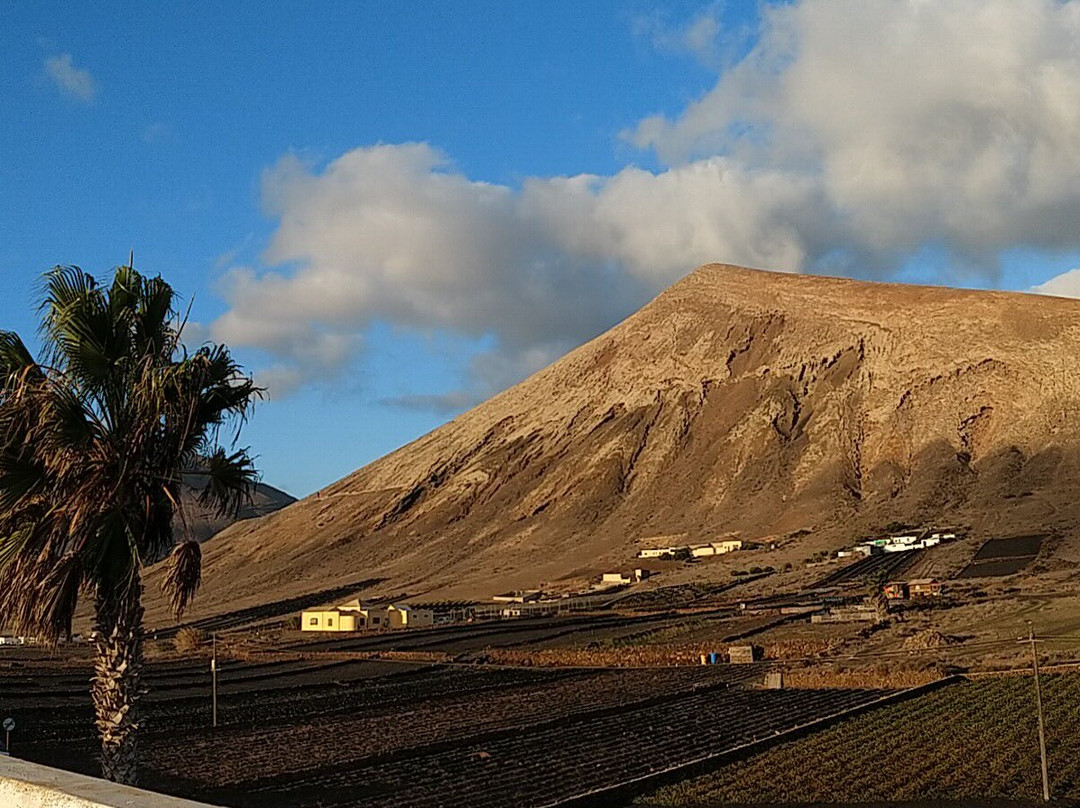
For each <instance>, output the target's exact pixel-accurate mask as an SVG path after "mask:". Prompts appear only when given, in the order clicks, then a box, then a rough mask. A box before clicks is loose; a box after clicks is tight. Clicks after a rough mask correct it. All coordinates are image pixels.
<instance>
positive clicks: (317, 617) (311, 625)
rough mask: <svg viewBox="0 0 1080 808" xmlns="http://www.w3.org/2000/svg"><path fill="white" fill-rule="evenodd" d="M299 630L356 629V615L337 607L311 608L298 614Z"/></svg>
mask: <svg viewBox="0 0 1080 808" xmlns="http://www.w3.org/2000/svg"><path fill="white" fill-rule="evenodd" d="M300 630H301V631H356V615H355V614H354V613H352V612H342V611H338V610H337V609H312V610H310V611H306V612H303V613H301V615H300Z"/></svg>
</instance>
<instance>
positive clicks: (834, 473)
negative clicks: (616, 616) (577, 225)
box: [196, 265, 1080, 612]
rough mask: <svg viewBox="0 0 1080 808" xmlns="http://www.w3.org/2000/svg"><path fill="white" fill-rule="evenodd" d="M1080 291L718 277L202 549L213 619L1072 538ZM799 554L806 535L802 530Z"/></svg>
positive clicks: (682, 285) (1079, 442)
mask: <svg viewBox="0 0 1080 808" xmlns="http://www.w3.org/2000/svg"><path fill="white" fill-rule="evenodd" d="M1078 357H1080V301H1076V300H1067V299H1061V298H1052V297H1042V296H1035V295H1027V294H1018V293H1002V292H983V291H964V290H956V289H946V288H935V287H922V286H909V285H898V284H875V283H865V282H859V281H853V280H845V279H838V278H825V277H814V276H807V275H788V274H778V273H768V272H760V271H754V270H747V269H742V268H738V267H732V266H723V265H710V266H706V267H702V268H701V269H699V270H697V271H696V272H694V273H692V274H691V275H689V276H688V277H686V278H685V279H684V280H682V281H680V282H679V283H677V284H675V285H674V286H672V287H671V288H670V289H668V290H667V291H665V292H664V293H663V294H661V295H660V296H659V297H658V298H656V299H655V300H654V301H652V302H651V303H650V304H648V305H647V306H645V307H644V308H643V309H641V310H640V311H639V312H637V313H636V314H634V315H633V316H631V317H630V318H628V319H627V320H626V321H624V322H623V323H621V324H620V325H618V326H616V327H615V328H613V329H612V330H610V331H609V332H607V333H605V334H603V335H601V336H600V337H598V338H596V339H594V340H592V341H591V342H589V343H588V344H586V345H583V346H582V347H580V348H578V349H577V350H575V351H573V352H572V353H570V354H569V355H567V356H565V357H564V358H562V359H561V360H559V361H557V362H555V363H554V364H553V365H551V366H550V367H548V368H546V369H544V370H542V371H540V372H539V373H537V374H535V375H534V376H532V377H530V378H529V379H527V380H525V381H524V382H522V383H521V384H519V385H517V386H515V387H513V388H511V389H510V390H507V391H506V392H504V393H502V394H500V395H498V396H495V397H494V398H492V399H491V400H489V401H487V402H485V403H483V404H481V405H480V406H478V407H476V408H475V409H473V410H471V411H469V412H467V413H465V414H464V415H462V416H460V417H458V418H456V419H455V420H453V421H451V422H450V423H448V424H446V425H445V426H442V427H440V428H439V429H436V430H435V431H433V432H431V433H430V434H428V435H425V436H424V437H422V438H420V439H419V440H416V441H414V442H413V443H410V444H409V445H407V446H405V447H403V448H401V449H399V450H397V451H395V452H393V453H392V454H390V455H387V456H386V457H383V458H381V459H379V460H377V461H375V462H373V463H371V464H369V465H367V466H365V467H364V468H362V469H360V470H359V471H357V472H355V473H353V474H351V475H350V476H348V477H346V478H345V479H343V480H341V481H340V482H338V483H335V484H334V485H332V486H330V487H329V488H327V489H325V490H324V491H322V492H321V494H320V496H318V497H314V496H313V497H308V498H307V499H305V500H303V501H301V502H298V503H296V504H294V505H292V506H290V507H288V508H285V509H283V510H281V511H278V512H276V513H274V514H271V515H269V516H267V517H265V518H262V519H259V520H254V521H246V522H241V523H239V524H237V525H234V526H232V527H231V528H229V529H227V530H225V531H224V532H222V533H221V534H219V535H218V536H216V537H215V538H214V539H213V540H211V541H210V542H208V543H207V544H206V546H205V548H204V549H205V577H204V580H205V584H204V588H203V591H202V592H201V593H200V597H199V604H198V605H197V607H196V608H197V609H199V610H200V612H213V611H215V610H223V609H225V608H228V607H230V606H231V605H239V604H242V603H245V602H257V601H258V600H260V599H271V598H278V597H284V596H286V595H294V594H301V593H303V592H313V591H318V590H320V589H325V588H327V587H329V586H332V585H335V584H336V583H339V582H342V581H345V580H347V579H350V580H357V579H359V578H362V577H384V578H385V579H386V585H385V586H386V588H387V589H388V591H395V592H401V591H403V590H408V591H410V592H424V593H428V594H430V595H435V594H438V595H446V594H450V593H453V594H484V593H488V594H490V593H493V592H496V591H500V590H502V589H512V588H522V587H526V586H535V585H536V583H537V582H540V581H556V580H558V579H560V578H566V577H572V576H574V575H581V574H583V573H586V572H588V571H590V570H595V569H597V566H598V565H600V564H608V565H615V564H623V565H625V564H626V563H628V560H629V559H630V558H632V557H633V554H634V552H635V551H636V549H637V547H638V546H639V545H638V544H637V542H639V541H640V540H641V539H642V538H643V537H649V536H657V535H662V534H685V535H686V536H687V537H688V539H689V540H690V541H694V540H708V539H710V538H712V537H715V536H719V535H722V534H724V533H725V532H728V531H736V532H739V533H740V534H741V535H743V536H744V537H748V538H753V537H757V536H765V535H782V534H786V533H789V532H793V531H799V530H803V531H809V530H810V529H813V531H814V532H813V534H812V535H811V536H810V537H809V538H808V539H806V541H807V542H808V544H809V543H810V542H811V540H812V541H813V542H818V543H820V542H833V543H834V544H837V545H838V544H839V543H840V542H842V541H844V540H847V539H850V538H851V537H853V536H855V535H858V533H859V532H860V531H865V530H871V529H874V528H875V527H876V528H877V529H880V528H881V526H883V525H885V524H888V523H889V522H893V521H899V522H909V523H911V524H923V523H926V522H939V523H940V522H945V523H947V524H968V525H971V526H972V527H973V529H974V530H975V531H1004V532H1009V531H1024V532H1032V531H1034V530H1052V531H1055V532H1057V533H1059V534H1062V535H1072V534H1073V533H1075V532H1076V531H1077V528H1078V525H1080V505H1078V501H1080V367H1078V363H1080V359H1078ZM800 541H802V539H800Z"/></svg>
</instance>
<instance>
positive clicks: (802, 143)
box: [211, 0, 1080, 406]
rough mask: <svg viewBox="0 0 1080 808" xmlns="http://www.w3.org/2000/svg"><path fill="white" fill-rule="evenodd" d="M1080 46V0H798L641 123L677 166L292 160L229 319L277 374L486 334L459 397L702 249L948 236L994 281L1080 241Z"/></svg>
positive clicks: (612, 315)
mask: <svg viewBox="0 0 1080 808" xmlns="http://www.w3.org/2000/svg"><path fill="white" fill-rule="evenodd" d="M689 31H690V29H686V31H685V33H687V34H689ZM699 35H700V36H699ZM714 35H715V31H714V30H712V29H709V28H708V26H707V25H704V24H703V25H702V27H701V30H700V31H698V32H697V33H695V34H694V36H695V37H698V38H697V39H695V40H694V41H700V42H704V41H706V40H707V39H709V38H710V37H712V38H715V36H714ZM1077 41H1080V0H1070V2H1061V3H1058V2H1052V1H1051V0H943V1H942V2H934V3H929V2H920V1H919V0H907V1H906V2H899V1H897V0H804V2H801V3H794V4H782V5H774V6H766V7H765V8H764V11H763V16H762V22H761V30H760V31H759V34H758V40H757V44H756V45H755V46H754V47H753V48H751V49H750V50H749V52H748V53H747V55H746V56H745V57H743V58H742V59H741V60H740V61H739V62H738V63H737V64H735V65H733V66H731V67H730V68H729V69H727V70H725V71H723V73H722V74H721V75H720V77H719V79H718V81H717V83H716V85H715V86H714V87H713V88H712V89H711V90H710V91H709V92H708V93H706V94H705V95H704V96H703V97H702V98H700V99H698V100H697V101H696V102H694V103H693V104H691V105H689V106H688V107H687V108H686V109H685V110H684V111H683V113H682V114H681V115H678V116H676V117H673V118H670V119H669V118H666V117H662V116H657V117H651V118H649V119H646V120H644V121H641V122H639V123H638V124H637V125H636V126H634V127H633V128H632V129H631V130H629V131H628V132H627V133H626V137H627V138H629V139H630V140H632V142H633V143H635V144H636V145H637V146H638V147H640V148H642V149H648V150H652V151H653V152H655V154H656V155H657V156H658V157H659V159H660V161H661V164H662V165H663V166H665V167H664V168H662V169H661V170H659V171H645V170H641V169H639V168H635V167H632V166H631V167H627V168H625V169H623V170H622V171H620V172H618V173H616V174H614V175H612V176H597V175H579V176H574V177H532V178H529V179H527V180H525V181H524V182H523V183H522V184H521V186H520V187H509V186H505V185H497V184H490V183H484V182H479V181H476V180H474V179H471V178H469V177H467V176H465V175H464V174H462V173H461V172H460V171H457V170H456V169H455V168H454V166H453V164H452V163H451V162H450V160H449V159H448V157H447V156H445V155H443V154H441V153H440V152H439V151H438V150H436V149H434V148H432V147H431V146H429V145H426V144H422V143H411V144H399V145H380V146H374V147H367V148H358V149H355V150H353V151H350V152H348V153H346V154H344V155H342V156H340V157H339V158H338V159H336V160H333V161H332V162H330V163H329V164H328V165H325V166H313V165H307V164H304V163H302V162H301V161H300V160H299V159H297V158H295V157H291V156H289V157H285V158H283V159H282V160H281V161H280V162H279V163H278V164H277V165H276V166H274V167H273V168H271V169H270V170H268V171H267V173H266V176H265V177H264V182H263V198H264V203H265V206H266V209H267V212H268V214H269V215H271V216H273V217H275V219H276V220H277V221H278V226H277V229H276V232H275V233H274V236H273V238H272V241H271V243H270V246H269V248H268V249H267V251H266V253H265V255H264V256H263V258H264V261H265V263H266V264H267V266H268V267H269V268H262V269H258V268H247V269H244V268H241V269H234V270H231V271H230V272H229V274H228V275H227V277H226V279H225V283H224V294H225V297H226V299H227V301H228V303H229V304H230V305H229V310H228V312H227V313H226V314H225V315H224V316H223V317H221V318H220V319H219V320H218V321H217V322H215V323H214V324H213V325H212V329H211V330H212V333H213V336H214V338H216V339H222V340H225V341H227V342H229V343H230V344H242V345H252V346H257V347H261V348H264V349H266V350H269V351H271V352H272V353H273V354H274V355H275V357H276V358H277V361H278V363H279V368H278V370H279V375H280V377H281V379H282V380H283V381H282V382H281V383H282V384H302V383H304V382H305V381H306V380H309V379H311V378H316V377H322V376H325V375H327V374H332V373H334V372H335V371H337V370H340V368H342V367H344V366H345V365H346V364H347V363H348V361H349V359H350V357H352V356H353V355H354V354H355V351H356V350H357V349H358V347H359V344H360V343H359V339H360V335H362V333H363V332H364V330H365V329H366V328H367V327H368V326H369V325H370V324H371V323H373V322H376V321H389V322H392V323H394V324H396V325H397V326H400V327H405V328H411V329H416V330H420V331H425V332H433V331H437V330H440V329H445V330H447V331H449V332H451V333H456V334H461V335H466V336H470V337H480V336H484V337H493V338H494V339H493V344H494V345H495V347H494V349H493V350H492V351H490V352H488V353H486V354H483V355H481V356H479V357H477V358H476V359H475V361H474V363H473V366H472V371H471V376H472V378H471V380H470V388H469V390H467V391H465V392H463V393H461V394H454V395H458V396H459V397H458V399H457V400H458V401H459V402H461V401H464V400H465V399H466V397H467V396H468V395H475V394H476V393H477V391H480V392H484V393H486V392H489V391H494V390H496V389H499V388H501V387H502V386H505V385H506V384H509V383H511V382H513V381H516V380H517V379H519V378H521V377H522V376H523V375H525V374H526V373H527V372H529V371H531V370H534V369H536V368H538V367H540V366H542V365H543V364H546V363H547V362H548V361H550V360H551V359H553V358H555V357H557V356H558V355H559V354H560V353H562V352H564V351H565V350H566V349H568V348H569V347H572V346H573V345H575V344H578V343H579V342H581V341H582V340H584V339H587V338H589V337H591V336H593V335H595V334H596V333H598V332H600V331H602V330H603V329H604V328H606V327H608V326H610V325H612V324H614V323H615V322H616V321H617V320H618V319H620V318H621V317H622V316H625V315H626V314H628V313H629V312H631V311H632V310H633V309H635V308H637V307H638V306H640V305H641V304H642V303H644V302H645V301H646V300H647V299H648V298H649V297H650V296H651V295H653V294H655V293H656V292H657V291H658V290H659V289H661V288H663V287H664V286H666V285H667V284H669V283H670V282H672V281H674V280H676V279H677V278H678V277H680V276H681V275H683V274H684V273H686V272H687V271H688V270H690V269H692V268H693V267H694V266H696V265H698V264H701V263H705V262H709V261H724V262H730V263H738V264H746V265H750V266H758V267H764V268H770V269H776V270H786V271H805V270H816V271H824V272H830V273H846V274H855V275H861V276H864V277H865V276H876V277H880V276H887V275H888V274H889V273H890V272H891V271H893V270H894V269H896V268H897V267H899V266H901V265H902V264H903V263H904V262H905V261H906V260H908V259H910V258H911V256H912V255H914V254H915V253H917V252H918V251H919V250H920V249H922V248H924V247H927V246H931V247H933V248H934V249H935V250H939V251H942V252H944V253H945V254H946V255H948V256H950V257H951V258H952V259H953V265H954V266H955V267H958V268H959V267H964V268H966V269H965V270H964V271H970V270H971V268H974V269H975V270H978V271H984V272H987V273H992V272H994V271H995V269H996V266H997V256H998V254H999V253H1000V252H1001V251H1002V250H1005V249H1009V248H1016V247H1024V248H1027V249H1033V250H1036V251H1037V250H1046V251H1053V252H1055V253H1057V252H1060V251H1061V250H1063V249H1070V248H1076V247H1080V230H1078V228H1077V227H1076V222H1077V221H1080V105H1078V104H1076V99H1077V98H1080V50H1077V48H1076V47H1075V42H1077ZM687 47H689V45H688V44H687ZM957 271H958V272H959V271H960V270H959V269H958V270H957ZM943 280H947V279H943ZM1051 283H1052V282H1051ZM424 401H426V399H423V400H422V399H419V398H417V399H415V400H411V401H410V402H403V403H411V404H413V405H416V406H422V405H423V404H424ZM428 403H431V404H432V405H434V402H433V400H432V401H430V402H428Z"/></svg>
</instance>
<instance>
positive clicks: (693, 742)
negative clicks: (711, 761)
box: [206, 689, 882, 808]
mask: <svg viewBox="0 0 1080 808" xmlns="http://www.w3.org/2000/svg"><path fill="white" fill-rule="evenodd" d="M881 695H882V694H881V693H880V692H875V691H835V690H834V691H827V690H818V691H751V690H741V689H728V690H722V691H705V692H692V693H689V694H686V695H685V696H683V697H681V698H678V699H673V700H666V701H663V702H661V703H647V704H643V705H630V706H628V707H627V708H626V709H620V710H616V711H611V712H606V713H603V714H600V715H587V716H582V717H579V718H573V717H569V718H566V719H564V720H561V721H559V722H557V723H556V724H553V725H543V726H541V727H539V728H534V729H532V730H527V729H526V730H523V731H520V732H511V733H501V734H499V735H497V736H492V737H477V738H473V739H470V738H464V739H463V741H462V742H461V743H457V744H453V745H449V746H446V747H436V748H433V749H430V750H423V751H422V752H421V753H419V754H416V755H409V756H403V757H401V758H399V759H386V758H379V759H375V760H371V761H363V760H360V761H353V762H350V763H348V764H346V765H339V766H329V767H323V768H320V769H318V770H313V771H309V772H303V773H300V774H296V775H292V776H285V777H273V778H270V779H268V780H266V781H263V782H253V783H247V784H244V786H243V788H242V789H237V788H233V789H223V790H219V791H217V792H209V793H207V794H206V798H209V799H210V800H211V801H217V802H221V803H225V804H229V805H236V806H239V807H240V808H255V807H256V806H260V807H262V806H268V805H272V806H285V805H288V806H295V808H315V806H318V807H319V808H376V807H377V808H404V807H405V806H410V808H424V806H428V807H430V808H436V806H443V805H450V804H454V805H469V806H475V808H487V807H488V806H491V807H492V808H494V807H495V806H506V805H515V806H521V807H522V808H529V807H530V806H544V805H550V804H556V803H558V802H561V801H564V800H567V799H570V798H573V797H575V796H580V795H583V794H586V793H589V792H592V791H595V790H597V789H603V788H607V787H611V786H616V785H618V784H620V783H623V782H625V781H627V780H631V779H634V778H639V777H643V776H648V775H650V774H654V773H656V772H658V771H661V770H663V769H665V768H668V767H671V766H674V765H678V764H681V763H684V762H686V761H687V760H692V759H695V758H705V757H708V756H711V755H716V754H719V753H721V752H723V751H725V750H727V749H730V748H732V747H735V746H738V745H740V744H743V743H747V742H750V741H753V740H758V739H761V738H766V737H770V736H772V735H774V734H776V733H778V732H780V731H783V730H785V729H789V728H791V727H793V726H796V725H799V724H802V723H805V722H808V721H812V720H814V719H817V718H820V717H822V716H826V715H830V714H833V713H836V712H838V711H841V710H844V709H847V708H850V707H853V706H856V705H859V704H864V703H866V702H868V701H872V700H874V699H877V698H879V697H880V696H881ZM283 741H284V742H285V743H286V744H288V743H289V739H288V738H284V739H283Z"/></svg>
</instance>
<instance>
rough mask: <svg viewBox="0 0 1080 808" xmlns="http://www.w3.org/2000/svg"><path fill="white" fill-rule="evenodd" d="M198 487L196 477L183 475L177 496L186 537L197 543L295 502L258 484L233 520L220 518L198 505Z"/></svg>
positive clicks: (179, 529) (270, 487)
mask: <svg viewBox="0 0 1080 808" xmlns="http://www.w3.org/2000/svg"><path fill="white" fill-rule="evenodd" d="M202 486H203V483H202V481H201V480H200V479H199V478H198V477H197V476H196V475H187V476H186V477H185V478H184V484H183V491H182V493H181V497H182V501H183V503H184V513H185V516H186V518H187V534H186V535H188V536H190V537H191V538H193V539H195V540H196V541H199V542H204V541H206V540H207V539H209V538H210V537H211V536H213V535H214V534H216V533H218V532H220V531H222V530H224V529H225V528H227V527H228V526H229V525H231V524H233V522H236V521H239V520H243V519H255V518H257V517H260V516H267V515H269V514H271V513H273V512H274V511H279V510H281V509H282V508H285V507H287V506H289V505H292V504H293V503H294V502H296V497H293V496H290V495H289V494H286V493H285V492H284V491H279V490H278V489H277V488H274V487H273V486H270V485H266V484H265V483H258V484H257V485H256V486H255V491H254V492H253V493H252V496H251V501H250V502H248V503H247V504H245V505H244V506H243V507H241V508H240V512H239V513H238V514H237V515H236V516H235V517H228V516H220V515H219V514H217V513H215V512H214V510H213V509H212V508H207V507H206V506H204V505H202V504H200V503H199V494H200V493H201V491H202ZM176 530H178V531H182V530H183V528H182V527H181V526H179V525H177V527H176Z"/></svg>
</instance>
